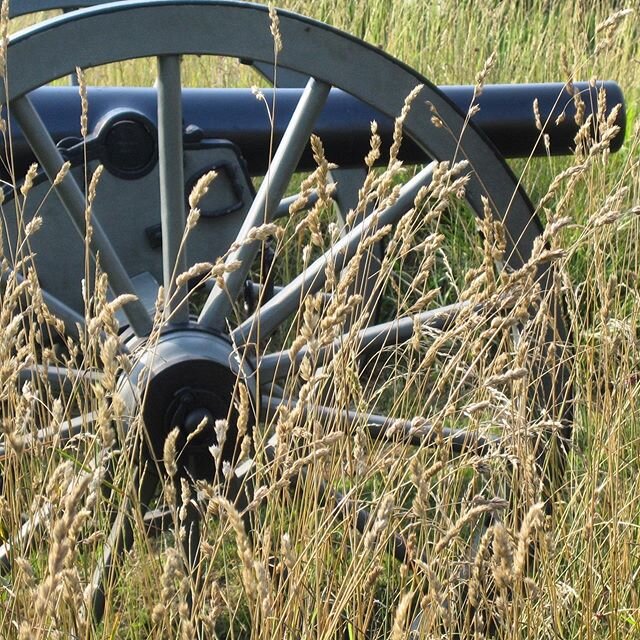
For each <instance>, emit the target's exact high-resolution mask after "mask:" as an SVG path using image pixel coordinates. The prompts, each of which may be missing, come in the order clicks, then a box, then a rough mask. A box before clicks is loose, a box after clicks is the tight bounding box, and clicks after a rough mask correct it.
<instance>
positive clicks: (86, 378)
mask: <svg viewBox="0 0 640 640" xmlns="http://www.w3.org/2000/svg"><path fill="white" fill-rule="evenodd" d="M18 377H19V380H20V383H21V384H24V383H25V382H26V381H27V380H42V379H43V378H46V379H47V381H48V382H49V384H50V385H51V387H52V388H53V389H54V391H57V392H62V393H65V394H69V393H72V392H73V390H74V389H75V388H77V387H78V386H80V385H83V384H91V383H94V382H100V380H101V379H102V374H100V373H98V372H97V371H88V370H83V369H71V368H67V367H58V366H55V365H33V366H31V367H25V368H24V369H21V370H20V373H19V376H18Z"/></svg>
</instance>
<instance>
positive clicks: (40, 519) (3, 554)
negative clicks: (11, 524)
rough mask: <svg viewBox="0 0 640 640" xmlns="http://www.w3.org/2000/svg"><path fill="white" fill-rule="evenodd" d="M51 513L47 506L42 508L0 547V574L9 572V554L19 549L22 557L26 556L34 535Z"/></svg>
mask: <svg viewBox="0 0 640 640" xmlns="http://www.w3.org/2000/svg"><path fill="white" fill-rule="evenodd" d="M50 513H51V509H50V507H49V506H45V507H42V508H41V509H39V510H38V511H37V512H36V513H35V514H34V515H33V516H31V517H30V518H29V519H28V520H27V521H26V522H24V523H23V524H22V526H21V527H20V531H19V532H18V534H17V535H16V536H15V537H14V538H12V539H11V540H8V541H7V542H5V543H4V544H3V545H2V546H0V574H3V573H9V572H10V571H11V552H12V550H13V549H14V548H16V547H19V548H20V550H21V554H22V555H26V552H27V551H28V550H29V546H30V545H31V544H32V542H33V539H34V536H35V534H36V533H37V532H38V530H39V529H40V528H41V527H42V526H43V525H44V524H45V522H46V520H47V519H48V517H49V514H50Z"/></svg>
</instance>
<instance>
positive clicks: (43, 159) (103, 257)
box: [11, 96, 151, 335]
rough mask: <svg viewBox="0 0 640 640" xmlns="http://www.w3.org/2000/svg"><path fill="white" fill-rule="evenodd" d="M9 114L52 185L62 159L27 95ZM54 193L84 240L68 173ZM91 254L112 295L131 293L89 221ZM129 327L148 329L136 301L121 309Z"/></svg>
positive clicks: (80, 205)
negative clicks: (99, 267) (105, 275)
mask: <svg viewBox="0 0 640 640" xmlns="http://www.w3.org/2000/svg"><path fill="white" fill-rule="evenodd" d="M11 114H12V115H13V116H15V118H16V120H17V121H18V123H19V125H20V127H21V129H22V132H23V134H24V137H25V139H26V140H27V141H28V143H29V146H30V147H31V149H32V150H33V152H34V154H35V156H36V158H37V159H38V162H39V163H40V165H41V166H42V168H43V169H44V171H45V173H46V174H47V177H48V178H49V180H50V181H51V183H52V184H53V183H54V182H55V179H56V176H58V174H59V172H60V170H61V168H62V166H63V164H64V159H63V157H62V155H61V154H60V152H59V151H58V149H57V148H56V145H55V142H54V141H53V140H52V138H51V136H50V135H49V133H48V132H47V129H46V127H45V126H44V123H43V122H42V120H41V118H40V116H39V115H38V113H37V112H36V110H35V109H34V108H33V105H32V104H31V101H30V100H29V98H28V97H27V96H23V97H21V98H17V99H16V100H14V101H13V102H12V103H11ZM55 190H56V193H57V194H58V196H59V198H60V201H61V202H62V204H63V206H64V208H65V210H66V211H67V213H68V214H69V216H70V218H71V220H72V222H73V224H74V225H75V227H76V229H77V230H78V233H79V234H80V236H81V237H82V238H84V237H85V228H84V227H85V210H86V207H85V196H84V194H83V193H82V191H81V189H80V187H79V186H78V183H77V182H76V181H75V179H74V178H73V176H72V175H71V173H70V172H68V173H67V175H66V176H65V177H64V179H63V180H61V181H60V180H59V181H58V184H56V186H55ZM91 224H92V227H93V232H92V235H91V252H92V254H93V256H94V258H95V257H96V256H97V255H98V254H99V256H100V264H101V266H102V267H103V269H104V270H105V272H106V273H107V274H108V276H109V285H110V286H111V289H112V290H113V292H114V293H115V294H116V295H123V294H130V293H131V292H132V291H134V287H133V284H132V283H131V279H130V277H129V275H128V273H127V271H126V269H125V268H124V265H123V264H122V262H121V261H120V258H119V257H118V255H117V254H116V252H115V249H114V248H113V246H112V244H111V242H110V241H109V238H108V237H107V235H106V233H105V232H104V230H103V228H102V227H101V226H100V223H99V221H98V220H96V219H95V218H92V220H91ZM124 310H125V313H126V314H127V318H128V320H129V323H130V324H131V327H132V328H133V330H134V331H135V332H136V334H137V335H147V334H148V333H149V331H150V330H151V318H150V317H149V314H148V313H147V311H146V309H145V308H144V306H143V305H142V303H141V302H140V301H139V300H134V301H131V302H129V303H127V304H126V305H125V306H124Z"/></svg>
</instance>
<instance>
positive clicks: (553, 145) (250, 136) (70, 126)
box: [12, 82, 626, 176]
mask: <svg viewBox="0 0 640 640" xmlns="http://www.w3.org/2000/svg"><path fill="white" fill-rule="evenodd" d="M575 87H576V89H577V90H578V91H579V92H580V94H581V96H582V99H583V101H584V103H585V107H586V113H585V118H586V117H588V115H589V114H591V113H593V112H594V111H596V109H597V104H598V91H599V90H600V89H601V88H604V89H605V91H606V97H607V114H609V113H611V110H612V109H613V108H614V106H615V105H618V104H620V105H622V107H621V109H620V111H619V112H618V115H617V117H616V121H615V123H616V125H617V126H619V127H620V131H619V133H618V135H617V136H616V137H615V139H614V140H613V142H612V146H611V148H612V150H613V151H616V150H617V149H619V148H620V146H621V145H622V142H623V139H624V129H625V120H626V116H625V111H624V99H623V95H622V91H621V89H620V87H619V86H618V85H617V84H616V83H615V82H597V83H596V85H595V86H590V85H589V84H588V83H576V85H575ZM441 89H442V90H443V92H444V93H445V94H446V95H447V97H448V98H449V99H450V100H451V101H452V102H453V103H454V104H456V105H457V106H458V108H459V109H460V110H461V111H462V112H463V113H464V112H467V110H468V109H469V106H470V105H471V102H472V99H473V87H470V86H446V87H442V88H441ZM262 94H263V96H264V101H263V100H258V99H257V98H256V95H254V93H253V92H252V91H251V90H249V89H184V91H183V117H184V123H185V127H186V130H185V132H186V133H185V144H189V142H198V141H200V140H202V139H211V138H215V139H225V140H230V141H232V142H233V143H234V144H235V145H236V146H237V147H239V149H240V152H241V154H242V155H243V157H244V158H245V160H246V162H247V166H248V169H249V172H250V173H251V174H254V175H258V174H263V173H264V172H265V170H266V168H267V164H268V161H269V149H270V143H271V123H270V120H269V113H268V108H269V109H272V105H273V99H274V90H272V89H265V90H263V91H262ZM156 95H157V94H156V90H155V89H152V88H132V87H127V88H109V87H105V88H101V87H90V88H89V90H88V102H89V113H88V116H89V130H90V131H92V132H94V133H95V132H96V131H98V130H99V129H100V127H101V126H103V125H104V123H105V121H107V120H109V121H110V122H113V114H114V113H115V112H122V113H123V114H124V113H130V114H135V116H136V117H138V118H139V119H141V121H143V122H146V126H148V128H149V131H150V132H151V134H152V137H155V128H156ZM300 95H301V89H278V90H277V91H276V92H275V99H276V103H275V104H276V107H275V111H274V113H275V118H274V123H273V125H274V126H273V129H274V140H273V141H274V142H275V143H276V144H277V142H278V141H279V139H280V137H281V136H282V133H283V132H284V129H285V127H286V124H287V122H288V120H289V118H290V116H291V114H292V112H293V110H294V108H295V105H296V104H297V102H298V100H299V98H300ZM30 97H31V100H32V101H33V104H34V106H35V108H36V110H37V111H38V113H39V114H40V116H41V118H42V119H43V121H44V123H45V125H46V127H47V129H48V130H49V132H50V133H51V135H52V136H53V138H54V140H56V142H59V141H61V140H63V139H65V138H71V139H76V140H77V139H79V137H80V98H79V95H78V90H77V88H75V87H43V88H40V89H38V90H36V91H34V92H32V93H31V94H30ZM536 98H537V100H538V105H539V112H540V116H541V121H542V123H543V124H544V125H545V128H544V131H545V133H548V134H549V139H550V149H549V151H550V153H551V154H552V155H566V154H570V153H571V152H572V150H573V139H574V136H575V134H576V131H577V125H576V123H575V120H574V115H575V106H574V101H573V99H572V97H571V96H570V95H569V93H568V92H567V90H566V89H565V86H564V85H563V84H521V85H519V84H514V85H489V86H486V87H484V90H483V92H482V94H481V96H480V97H479V98H477V100H476V103H477V104H478V105H479V107H480V110H479V112H478V113H476V114H475V115H474V116H473V122H475V123H476V124H477V125H478V126H479V127H480V128H481V129H482V130H483V131H484V133H485V134H486V135H487V136H488V137H489V138H490V140H491V141H492V142H493V144H494V145H495V146H496V147H497V148H498V150H499V151H500V152H501V153H502V155H503V156H505V157H507V158H516V157H528V156H530V155H545V154H546V153H547V149H546V148H545V145H544V144H543V141H542V134H541V132H540V131H539V129H538V128H537V127H536V120H535V117H534V109H533V103H534V99H536ZM267 106H268V108H267ZM561 114H563V115H564V117H563V118H560V119H559V116H561ZM123 117H124V115H123ZM134 119H135V118H134ZM594 119H595V118H594ZM373 120H375V121H376V122H377V123H378V127H379V133H380V134H381V135H382V139H383V149H384V148H387V149H388V148H389V146H390V141H391V134H392V131H393V120H392V119H390V118H388V117H386V116H384V115H382V114H380V113H378V112H376V111H374V110H373V109H371V108H370V107H369V106H367V105H365V104H364V103H362V102H360V101H358V100H356V99H355V98H353V97H351V96H350V95H349V94H347V93H345V92H343V91H340V90H337V89H333V90H332V91H331V94H330V96H329V99H328V100H327V104H326V106H325V108H324V110H323V112H322V114H321V116H320V118H319V119H318V121H317V125H316V127H315V132H316V133H317V134H318V135H319V136H320V138H321V139H322V141H323V143H324V146H325V151H326V155H327V158H328V159H329V160H330V161H331V162H335V163H337V164H339V165H340V166H342V167H348V166H356V165H361V164H362V161H363V158H364V156H365V155H366V154H367V152H368V150H369V141H370V122H371V121H373ZM559 120H560V121H559ZM445 124H446V123H445ZM12 133H13V136H12V153H13V159H14V163H15V167H16V172H17V175H18V176H20V175H21V173H19V172H20V171H24V170H25V169H26V168H27V167H28V165H29V164H30V163H31V162H32V161H33V157H32V154H31V151H30V149H29V147H28V146H27V144H26V142H25V141H24V139H23V138H22V135H21V133H20V131H19V128H18V127H17V126H16V125H13V128H12ZM130 144H131V143H130ZM123 152H125V153H126V149H123ZM401 158H402V159H403V160H404V161H405V162H406V163H408V164H418V163H423V162H425V161H426V160H428V158H426V157H425V153H424V152H423V151H422V150H421V149H419V148H418V147H417V146H416V145H415V144H413V143H412V142H411V141H410V140H408V139H406V140H405V141H404V142H403V146H402V151H401ZM382 161H384V158H382ZM312 166H313V159H312V157H311V154H310V152H309V151H308V152H307V153H305V155H304V156H303V158H302V160H301V165H300V169H301V170H302V169H309V168H311V167H312Z"/></svg>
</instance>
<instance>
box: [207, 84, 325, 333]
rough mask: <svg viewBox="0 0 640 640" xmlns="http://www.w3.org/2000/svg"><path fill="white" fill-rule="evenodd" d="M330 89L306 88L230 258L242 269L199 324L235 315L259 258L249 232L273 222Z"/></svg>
mask: <svg viewBox="0 0 640 640" xmlns="http://www.w3.org/2000/svg"><path fill="white" fill-rule="evenodd" d="M330 88H331V87H330V85H328V84H325V83H324V82H319V81H316V80H314V79H313V78H311V79H310V80H309V82H308V83H307V86H306V87H305V90H304V92H303V94H302V97H301V98H300V102H299V103H298V105H297V107H296V110H295V111H294V113H293V116H292V117H291V121H290V122H289V125H288V126H287V130H286V131H285V133H284V136H283V137H282V141H281V142H280V144H279V145H278V150H277V151H276V153H275V155H274V157H273V161H272V163H271V166H270V167H269V171H267V174H266V175H265V177H264V180H263V182H262V184H261V185H260V189H259V190H258V193H257V194H256V197H255V200H254V201H253V203H252V205H251V208H250V209H249V212H248V213H247V217H246V219H245V221H244V223H243V225H242V227H241V229H240V232H239V233H238V238H237V241H238V243H239V245H240V246H239V247H238V248H237V249H236V250H235V251H233V252H232V253H231V254H230V255H229V256H228V258H227V264H228V265H230V264H232V263H234V262H236V261H237V262H238V263H239V266H238V267H237V268H235V269H234V270H233V271H231V272H230V273H227V274H226V275H225V278H224V287H223V288H221V287H219V286H215V287H214V288H213V290H212V291H211V293H210V294H209V297H208V298H207V301H206V303H205V305H204V308H203V309H202V313H201V314H200V317H199V319H198V321H199V322H200V323H201V324H203V325H204V326H206V327H209V328H212V329H222V328H224V325H225V320H226V318H227V317H228V316H229V313H230V312H231V309H232V306H233V301H234V300H235V299H236V298H237V297H238V295H239V294H240V292H241V290H242V286H243V285H244V281H245V280H246V277H247V274H248V273H249V269H250V268H251V265H252V263H253V261H254V259H255V257H256V255H257V254H258V251H259V249H260V243H259V242H258V241H253V242H245V239H246V238H247V236H248V234H249V231H250V230H251V229H253V228H254V227H257V226H259V225H261V224H263V223H265V222H269V221H270V220H271V219H272V217H273V213H274V211H275V210H276V209H277V207H278V205H279V204H280V201H281V200H282V196H283V195H284V193H285V191H286V189H287V186H288V185H289V181H290V180H291V176H292V175H293V173H294V172H295V170H296V167H297V166H298V162H299V160H300V157H301V156H302V152H303V151H304V149H305V147H306V146H307V143H308V142H309V137H310V135H311V132H312V130H313V126H314V124H315V121H316V119H317V117H318V115H319V114H320V112H321V110H322V107H323V106H324V104H325V101H326V99H327V96H328V95H329V90H330Z"/></svg>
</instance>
